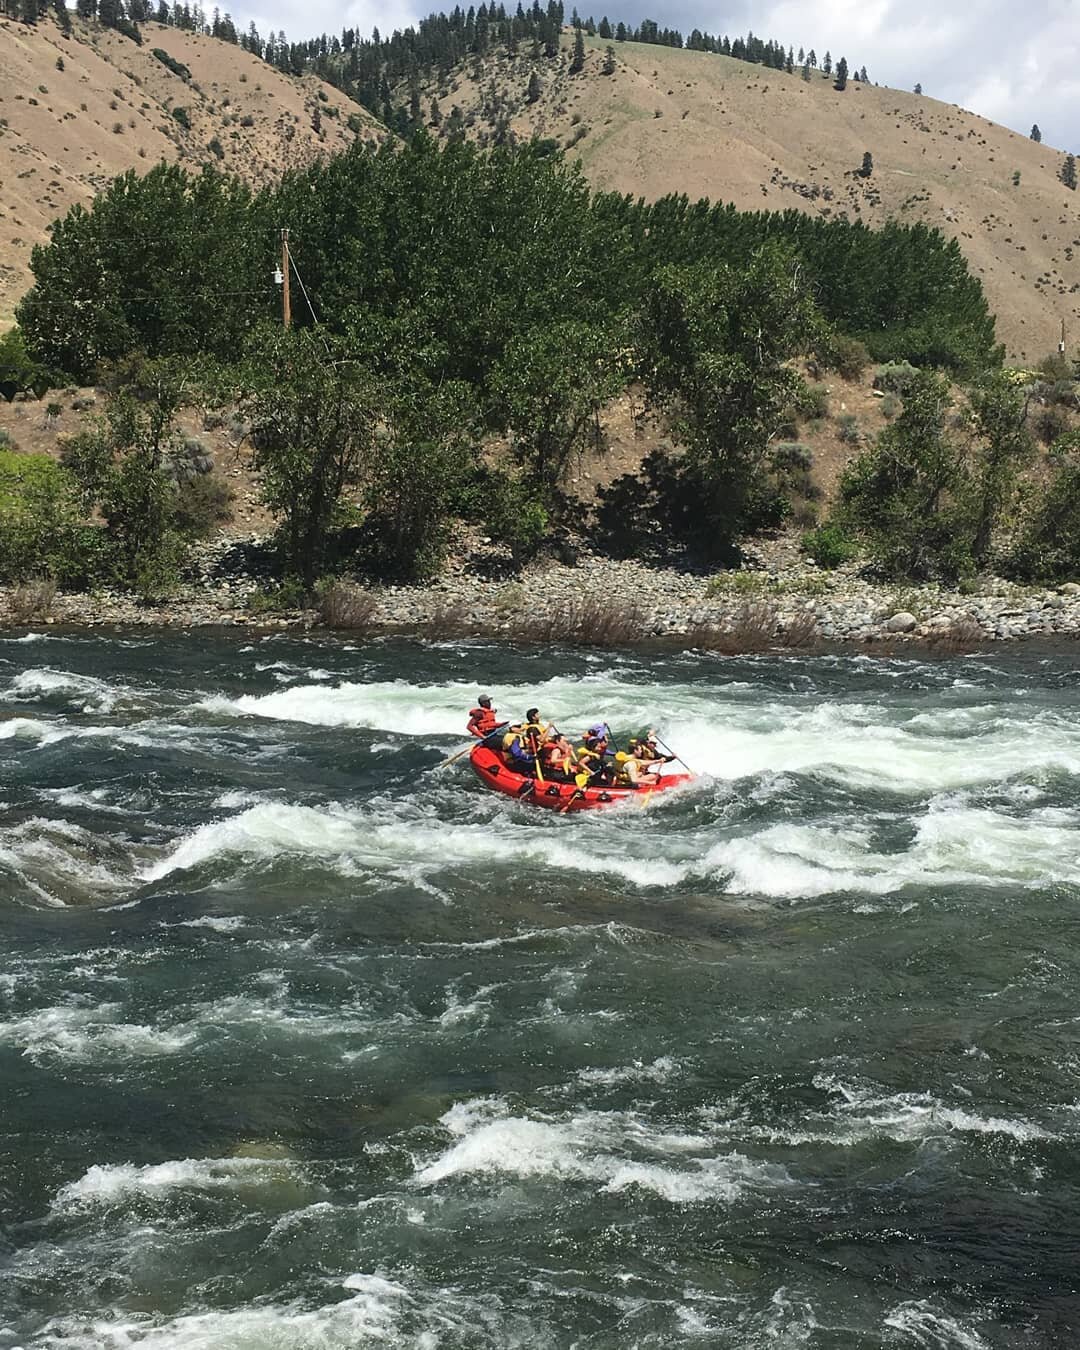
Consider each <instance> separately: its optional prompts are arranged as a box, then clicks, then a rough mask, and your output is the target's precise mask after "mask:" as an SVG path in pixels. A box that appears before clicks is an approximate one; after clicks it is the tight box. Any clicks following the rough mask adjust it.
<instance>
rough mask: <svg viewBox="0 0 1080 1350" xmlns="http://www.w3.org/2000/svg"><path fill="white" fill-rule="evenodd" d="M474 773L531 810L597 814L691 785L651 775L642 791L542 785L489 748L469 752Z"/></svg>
mask: <svg viewBox="0 0 1080 1350" xmlns="http://www.w3.org/2000/svg"><path fill="white" fill-rule="evenodd" d="M469 763H470V764H471V765H472V767H473V772H474V773H475V774H476V776H477V778H479V779H480V781H481V783H483V784H484V786H485V787H488V788H491V790H492V791H493V792H501V793H502V794H503V796H504V797H516V798H517V799H518V801H523V802H528V803H529V805H530V806H543V807H546V808H547V809H548V810H549V811H566V812H567V813H569V812H571V811H596V810H600V809H601V808H602V807H605V806H614V805H616V803H618V802H625V801H628V800H630V799H631V798H632V799H633V800H634V801H637V802H639V803H641V804H642V805H644V804H645V802H646V801H647V800H648V799H649V798H651V797H655V796H656V795H657V793H660V792H666V791H667V790H668V789H669V788H673V787H678V786H679V785H680V784H681V783H689V782H690V781H691V779H692V775H691V774H688V773H669V774H665V775H664V776H663V777H662V778H661V777H659V776H657V775H653V774H648V775H646V776H645V781H644V782H643V783H642V785H641V786H640V787H587V788H579V787H577V786H576V785H575V784H574V783H550V782H541V781H540V780H539V779H538V778H530V777H528V776H527V775H525V774H522V773H518V772H517V771H516V770H514V769H511V768H508V767H507V765H506V764H505V763H504V761H503V758H502V756H501V755H499V754H497V753H496V752H495V751H494V750H492V749H490V748H489V747H488V746H486V745H475V746H473V748H472V750H471V751H470V752H469Z"/></svg>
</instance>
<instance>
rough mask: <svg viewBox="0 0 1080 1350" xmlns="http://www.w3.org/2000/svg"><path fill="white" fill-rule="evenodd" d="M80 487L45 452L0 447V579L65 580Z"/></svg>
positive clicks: (73, 536)
mask: <svg viewBox="0 0 1080 1350" xmlns="http://www.w3.org/2000/svg"><path fill="white" fill-rule="evenodd" d="M81 518H82V512H81V509H80V500H79V486H78V483H77V482H76V480H75V478H74V476H73V475H72V474H71V473H70V472H69V470H67V469H65V468H63V467H62V466H61V465H59V464H57V462H56V461H55V460H54V459H52V458H50V457H49V456H48V455H22V454H18V453H17V452H15V451H13V450H0V580H2V581H5V582H11V581H23V580H26V579H27V578H28V577H32V576H40V575H47V576H52V577H55V578H56V579H57V580H60V581H63V580H67V579H69V577H68V574H69V572H70V569H71V559H72V555H73V551H74V549H73V545H74V540H75V537H76V534H77V531H78V528H79V522H80V520H81Z"/></svg>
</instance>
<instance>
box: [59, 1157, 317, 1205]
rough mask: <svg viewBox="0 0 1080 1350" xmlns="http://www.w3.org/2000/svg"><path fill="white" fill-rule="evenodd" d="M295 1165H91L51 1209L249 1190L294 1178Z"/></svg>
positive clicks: (188, 1161)
mask: <svg viewBox="0 0 1080 1350" xmlns="http://www.w3.org/2000/svg"><path fill="white" fill-rule="evenodd" d="M298 1175H299V1168H298V1164H296V1163H295V1162H293V1161H292V1160H291V1159H287V1158H249V1157H244V1156H238V1157H233V1158H184V1159H181V1160H179V1161H175V1162H163V1163H152V1164H149V1165H147V1166H142V1167H140V1166H136V1165H135V1164H133V1163H110V1164H95V1165H94V1166H93V1167H91V1168H89V1169H88V1170H87V1171H86V1172H85V1173H84V1174H83V1175H82V1176H81V1177H79V1179H78V1180H77V1181H69V1182H68V1183H67V1185H65V1186H62V1187H61V1188H60V1190H59V1191H58V1192H57V1194H56V1196H55V1198H54V1199H53V1202H52V1206H51V1208H52V1210H53V1212H54V1213H55V1212H59V1211H63V1210H70V1209H85V1208H90V1207H94V1206H112V1205H126V1204H129V1203H130V1202H131V1201H133V1200H135V1199H147V1198H149V1199H155V1198H164V1197H166V1196H167V1195H168V1194H169V1193H170V1192H173V1191H178V1190H237V1189H240V1188H243V1189H246V1190H250V1188H251V1187H252V1186H259V1185H278V1184H280V1183H281V1181H282V1180H283V1179H288V1180H289V1181H290V1182H291V1181H294V1180H295V1179H296V1177H297V1176H298Z"/></svg>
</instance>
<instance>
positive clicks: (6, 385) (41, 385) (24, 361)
mask: <svg viewBox="0 0 1080 1350" xmlns="http://www.w3.org/2000/svg"><path fill="white" fill-rule="evenodd" d="M58 383H59V379H58V377H57V376H56V375H55V374H54V372H53V371H51V370H49V369H47V367H45V366H43V365H42V364H41V363H40V362H38V361H34V360H32V359H31V357H30V356H29V354H28V353H27V350H26V343H25V342H24V341H23V335H22V331H21V330H20V329H19V328H10V329H9V330H8V331H7V332H6V333H5V334H4V335H3V337H0V397H3V398H6V399H12V398H14V397H15V395H16V394H24V393H33V394H35V395H37V396H38V397H39V398H40V396H41V395H42V394H43V393H44V392H45V390H46V389H51V388H54V387H55V386H56V385H57V384H58Z"/></svg>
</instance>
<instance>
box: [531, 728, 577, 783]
mask: <svg viewBox="0 0 1080 1350" xmlns="http://www.w3.org/2000/svg"><path fill="white" fill-rule="evenodd" d="M540 768H541V770H542V772H543V775H544V777H545V778H547V779H549V780H550V781H553V782H556V783H573V782H576V781H577V775H578V774H579V773H581V772H582V768H583V766H582V765H581V764H579V763H578V762H577V760H576V759H575V758H574V747H573V746H572V745H571V744H570V742H569V741H568V740H567V739H566V737H565V736H563V735H560V733H559V732H558V731H556V730H555V728H554V727H552V728H551V729H550V731H549V732H548V734H547V740H546V741H545V742H544V744H543V745H542V746H541V747H540Z"/></svg>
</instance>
